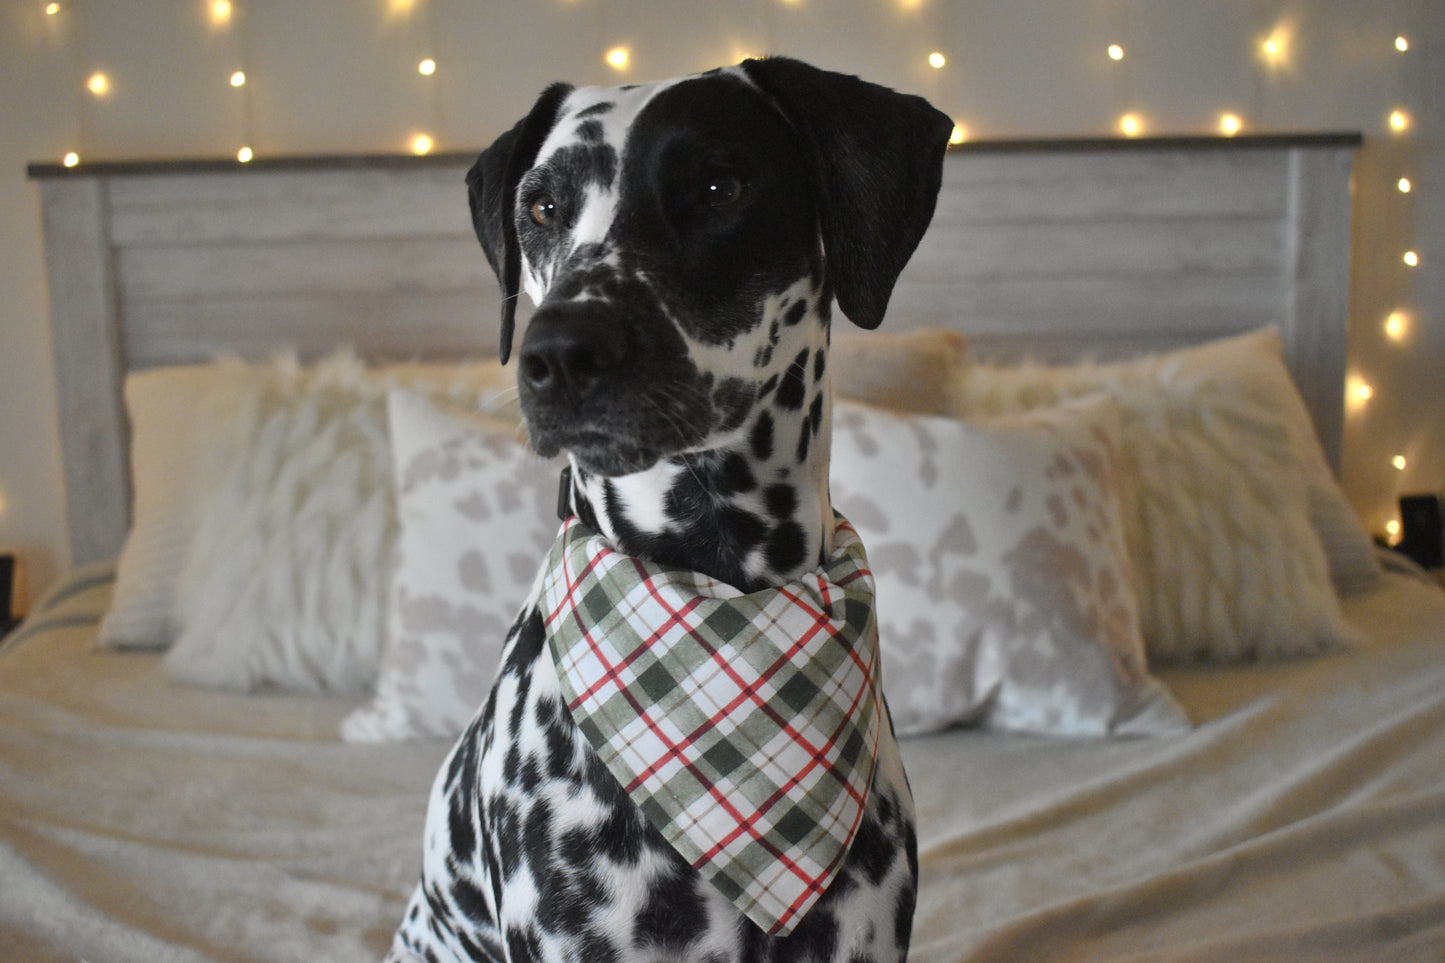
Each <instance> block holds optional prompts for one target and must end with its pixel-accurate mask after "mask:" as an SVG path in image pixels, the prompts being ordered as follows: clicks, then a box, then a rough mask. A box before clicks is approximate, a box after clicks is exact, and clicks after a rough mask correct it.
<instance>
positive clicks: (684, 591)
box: [542, 516, 885, 935]
mask: <svg viewBox="0 0 1445 963" xmlns="http://www.w3.org/2000/svg"><path fill="white" fill-rule="evenodd" d="M834 545H835V548H834V552H833V554H832V557H830V558H829V559H828V560H827V562H826V563H825V564H824V565H823V566H822V567H821V568H820V569H819V570H818V571H816V572H813V573H810V574H808V575H806V576H804V577H802V578H799V579H796V580H794V581H792V582H788V583H787V584H785V585H781V586H777V587H774V588H768V589H764V590H762V591H758V592H749V593H743V592H740V591H738V590H737V589H736V588H734V587H732V586H731V585H728V584H726V583H723V582H719V581H717V580H716V579H713V578H710V577H708V576H705V575H701V574H698V573H696V572H692V571H687V570H684V569H675V568H669V567H666V566H662V565H656V564H653V563H651V562H646V561H643V560H641V559H637V558H634V557H632V556H629V555H623V554H620V553H618V552H615V551H613V550H612V549H610V548H609V547H608V545H607V541H606V539H605V538H603V537H602V536H601V535H600V534H598V533H597V532H596V531H595V530H593V529H590V528H588V527H587V526H586V525H585V524H584V523H582V522H581V521H579V520H578V519H576V518H573V519H570V520H569V521H568V522H567V523H565V524H564V525H563V526H562V530H561V531H560V532H559V533H558V536H557V541H556V544H555V545H554V546H553V548H552V553H551V556H550V559H549V564H548V571H547V574H546V575H545V577H544V582H543V587H542V605H543V616H544V618H545V620H546V626H547V641H548V646H549V648H550V649H551V652H552V657H553V659H554V661H555V662H556V666H557V674H558V676H559V678H560V680H561V683H562V694H563V697H564V699H565V700H566V702H567V706H568V708H569V709H570V710H571V712H572V716H573V718H574V719H575V720H576V722H577V725H578V727H579V728H580V729H581V731H582V733H583V734H584V735H585V736H586V738H587V741H588V742H589V743H591V745H592V747H593V748H594V749H595V750H596V751H597V754H598V756H599V757H601V759H602V761H603V762H604V763H605V764H606V766H607V768H608V769H609V770H610V771H611V773H612V775H613V776H614V777H615V778H616V779H617V781H618V782H619V783H620V784H621V785H622V786H623V788H624V789H626V790H627V792H628V794H629V795H630V796H631V798H632V800H633V802H634V803H635V804H636V805H637V806H638V808H639V809H640V810H641V811H642V813H643V814H644V815H645V816H646V818H647V819H648V821H649V822H650V823H651V824H652V825H653V826H654V827H656V829H657V830H658V831H659V832H660V833H661V834H662V835H663V837H664V838H666V839H667V841H668V843H669V844H671V845H672V847H673V848H674V849H676V850H677V852H678V853H680V854H681V855H682V856H683V858H684V859H686V860H687V861H688V862H689V863H691V864H692V865H693V866H694V867H695V868H696V869H698V870H699V871H700V872H701V873H702V874H703V875H705V876H706V877H707V878H708V879H709V880H711V882H712V883H713V885H715V886H716V887H717V888H718V889H719V890H720V891H721V892H722V893H723V894H724V895H725V896H727V897H728V898H729V899H730V900H732V902H733V903H734V904H735V905H736V906H737V907H738V908H739V909H740V910H741V911H742V912H743V913H744V914H745V915H747V917H748V918H749V919H751V920H752V921H753V922H754V923H756V924H757V925H758V926H759V927H761V928H762V929H763V930H765V931H767V932H769V933H774V934H778V935H787V934H788V933H789V932H791V931H792V928H793V926H794V925H796V923H797V922H798V920H800V919H802V917H803V916H804V915H806V914H807V912H808V910H809V909H810V908H811V907H812V906H813V904H814V903H815V902H817V900H818V898H819V897H821V896H822V895H823V893H824V892H825V891H826V890H827V888H828V886H829V884H830V883H831V882H832V881H833V878H834V877H835V876H836V875H837V873H838V871H839V870H840V869H841V868H842V865H843V862H844V859H845V857H846V856H847V854H848V850H849V847H850V846H851V845H852V842H853V838H854V836H855V835H856V834H857V831H858V825H859V823H860V822H861V820H862V815H863V807H864V804H865V802H866V801H867V796H868V791H869V788H870V786H871V785H872V781H873V771H874V767H875V763H876V760H877V754H878V744H879V739H880V734H881V732H882V731H883V729H884V728H885V727H884V725H883V718H882V711H883V710H882V706H883V701H882V693H881V689H880V684H881V670H880V666H879V663H878V630H877V625H876V622H875V620H874V614H873V575H872V573H871V572H870V571H869V570H868V558H867V556H866V555H865V554H864V551H863V543H862V541H860V540H859V538H858V534H857V532H855V531H854V530H853V527H852V526H851V525H849V524H848V522H847V521H846V520H845V519H844V518H842V516H838V519H837V527H836V529H835V533H834Z"/></svg>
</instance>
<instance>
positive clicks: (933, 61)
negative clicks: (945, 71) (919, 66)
mask: <svg viewBox="0 0 1445 963" xmlns="http://www.w3.org/2000/svg"><path fill="white" fill-rule="evenodd" d="M946 63H948V58H947V57H945V56H943V54H941V53H938V52H937V51H934V52H933V53H931V54H929V55H928V66H930V67H932V68H933V69H934V70H938V69H940V68H941V67H943V65H944V64H946Z"/></svg>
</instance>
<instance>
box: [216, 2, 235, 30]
mask: <svg viewBox="0 0 1445 963" xmlns="http://www.w3.org/2000/svg"><path fill="white" fill-rule="evenodd" d="M231 12H232V11H231V0H211V23H213V24H215V25H216V26H218V27H219V26H221V25H223V24H227V23H230V22H231Z"/></svg>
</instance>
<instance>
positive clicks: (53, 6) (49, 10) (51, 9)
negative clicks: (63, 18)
mask: <svg viewBox="0 0 1445 963" xmlns="http://www.w3.org/2000/svg"><path fill="white" fill-rule="evenodd" d="M59 12H60V4H58V3H47V4H46V5H45V15H46V16H47V17H53V16H55V15H56V14H57V13H59Z"/></svg>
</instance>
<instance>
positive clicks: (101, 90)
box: [85, 71, 110, 97]
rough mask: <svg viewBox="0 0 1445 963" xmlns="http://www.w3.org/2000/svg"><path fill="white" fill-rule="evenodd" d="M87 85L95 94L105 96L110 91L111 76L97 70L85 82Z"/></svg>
mask: <svg viewBox="0 0 1445 963" xmlns="http://www.w3.org/2000/svg"><path fill="white" fill-rule="evenodd" d="M85 86H86V87H88V88H90V92H91V93H92V94H95V96H97V97H104V96H105V95H106V94H108V93H109V92H110V78H109V77H107V76H106V75H105V74H103V73H101V72H100V71H96V72H95V73H93V74H91V75H90V79H89V80H87V81H86V82H85Z"/></svg>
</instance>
